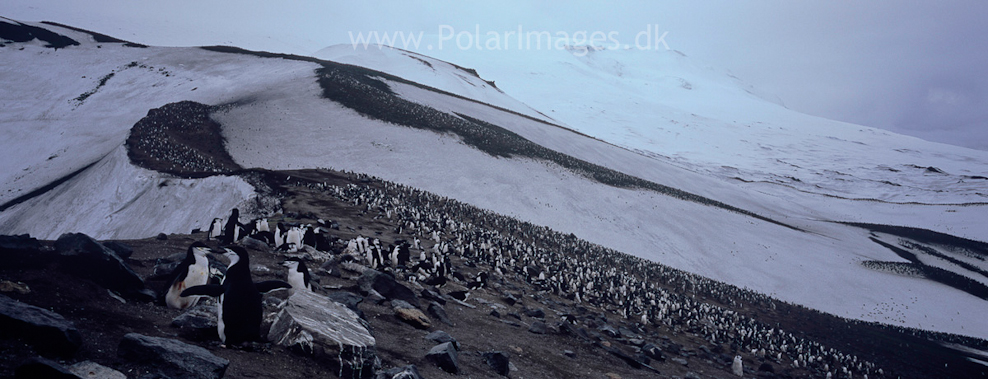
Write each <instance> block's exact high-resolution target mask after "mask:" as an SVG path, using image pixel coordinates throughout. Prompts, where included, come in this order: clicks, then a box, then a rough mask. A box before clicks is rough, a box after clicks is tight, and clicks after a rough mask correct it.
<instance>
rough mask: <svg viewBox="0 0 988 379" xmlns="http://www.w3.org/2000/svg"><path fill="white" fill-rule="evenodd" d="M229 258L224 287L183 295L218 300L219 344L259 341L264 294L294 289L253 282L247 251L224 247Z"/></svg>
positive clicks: (198, 289)
mask: <svg viewBox="0 0 988 379" xmlns="http://www.w3.org/2000/svg"><path fill="white" fill-rule="evenodd" d="M224 250H225V252H224V253H223V255H225V256H226V257H227V258H229V259H230V265H229V267H228V268H227V269H226V276H225V277H223V282H222V283H221V284H206V285H201V286H195V287H192V288H189V289H186V290H185V291H182V294H181V296H195V295H198V296H214V297H219V305H218V306H217V312H216V318H217V320H216V323H217V327H216V331H217V332H218V334H219V336H220V341H223V343H224V344H227V345H235V344H240V343H244V342H253V341H260V339H261V319H262V315H261V311H262V307H261V294H262V293H265V292H268V291H272V290H276V289H279V288H291V285H289V284H288V283H285V282H283V281H281V280H268V281H263V282H258V283H254V280H253V279H251V275H250V258H249V256H248V254H247V249H245V248H243V247H240V246H228V247H226V248H224Z"/></svg>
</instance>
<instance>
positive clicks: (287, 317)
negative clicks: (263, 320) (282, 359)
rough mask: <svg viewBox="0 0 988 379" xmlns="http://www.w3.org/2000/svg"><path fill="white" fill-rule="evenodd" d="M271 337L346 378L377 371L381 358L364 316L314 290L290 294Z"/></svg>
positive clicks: (273, 340)
mask: <svg viewBox="0 0 988 379" xmlns="http://www.w3.org/2000/svg"><path fill="white" fill-rule="evenodd" d="M268 340H270V341H271V342H273V343H275V344H278V345H282V346H288V347H290V348H291V349H292V350H295V351H296V352H299V353H301V354H306V355H311V356H313V357H315V358H316V359H317V360H320V361H323V362H325V363H327V364H328V365H329V366H330V367H332V368H333V371H335V372H342V373H343V374H342V375H341V376H342V377H346V378H351V377H359V376H360V375H362V373H370V372H373V367H374V363H375V361H376V359H377V357H376V354H377V351H376V341H375V339H374V336H372V335H371V334H370V332H369V331H367V327H366V326H365V324H364V322H363V320H361V319H360V318H359V317H358V316H357V314H356V313H354V312H353V311H352V310H350V309H349V308H347V307H345V306H343V305H342V304H340V303H337V302H335V301H332V300H330V299H328V298H326V297H324V296H322V295H319V294H316V293H315V292H310V291H298V292H296V293H295V294H294V295H292V296H290V297H289V298H288V301H286V302H285V304H284V308H282V309H281V310H280V311H279V312H278V314H277V316H276V318H275V320H274V322H273V323H272V325H271V329H270V332H269V333H268Z"/></svg>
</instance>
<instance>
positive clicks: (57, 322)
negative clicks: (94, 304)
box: [0, 295, 82, 355]
mask: <svg viewBox="0 0 988 379" xmlns="http://www.w3.org/2000/svg"><path fill="white" fill-rule="evenodd" d="M0 335H4V336H10V337H14V338H21V339H23V340H24V342H27V343H28V344H30V345H32V346H34V348H35V349H36V350H38V352H39V353H41V354H42V355H71V354H73V353H75V352H76V351H77V350H79V347H80V346H82V336H80V335H79V331H78V330H77V329H76V328H75V325H73V324H72V323H71V322H69V321H67V320H66V319H65V318H64V317H62V315H59V314H57V313H55V312H52V311H49V310H47V309H44V308H39V307H35V306H33V305H28V304H24V303H22V302H19V301H17V300H14V299H11V298H9V297H7V296H4V295H0Z"/></svg>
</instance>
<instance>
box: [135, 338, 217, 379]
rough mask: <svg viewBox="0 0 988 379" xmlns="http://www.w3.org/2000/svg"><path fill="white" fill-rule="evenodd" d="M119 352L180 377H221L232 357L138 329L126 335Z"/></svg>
mask: <svg viewBox="0 0 988 379" xmlns="http://www.w3.org/2000/svg"><path fill="white" fill-rule="evenodd" d="M117 355H119V356H120V357H121V358H123V359H126V360H128V361H132V362H136V363H140V364H144V365H148V366H150V367H153V370H154V371H152V372H157V373H160V374H161V375H164V376H167V377H176V378H202V379H219V378H222V377H223V374H224V373H225V372H226V368H227V366H229V365H230V361H228V360H226V359H224V358H220V357H217V356H215V355H213V353H210V352H209V350H206V349H204V348H201V347H199V346H195V345H189V344H187V343H185V342H181V341H178V340H173V339H170V338H161V337H148V336H144V335H140V334H137V333H128V334H127V335H124V338H123V340H122V341H120V346H119V347H118V348H117Z"/></svg>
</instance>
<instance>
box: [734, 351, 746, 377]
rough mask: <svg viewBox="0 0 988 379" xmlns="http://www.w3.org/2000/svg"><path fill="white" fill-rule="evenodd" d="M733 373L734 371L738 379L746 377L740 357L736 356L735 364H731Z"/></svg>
mask: <svg viewBox="0 0 988 379" xmlns="http://www.w3.org/2000/svg"><path fill="white" fill-rule="evenodd" d="M731 371H733V372H734V375H737V376H738V377H741V376H742V375H744V366H743V365H742V363H741V356H740V355H735V356H734V363H733V364H731Z"/></svg>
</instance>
